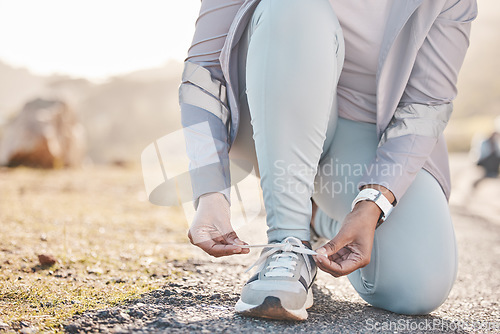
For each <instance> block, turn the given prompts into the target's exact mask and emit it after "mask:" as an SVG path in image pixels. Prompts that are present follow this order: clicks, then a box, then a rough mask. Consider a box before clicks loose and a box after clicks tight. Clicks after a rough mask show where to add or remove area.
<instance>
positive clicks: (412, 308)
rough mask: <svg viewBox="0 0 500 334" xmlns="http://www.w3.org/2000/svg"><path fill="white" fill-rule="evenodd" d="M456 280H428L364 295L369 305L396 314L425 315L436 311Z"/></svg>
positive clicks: (397, 285) (393, 286)
mask: <svg viewBox="0 0 500 334" xmlns="http://www.w3.org/2000/svg"><path fill="white" fill-rule="evenodd" d="M453 281H454V279H452V280H451V281H450V280H448V281H441V282H436V281H433V280H428V281H425V282H418V283H416V284H415V283H413V284H412V283H406V284H395V285H392V287H390V288H385V289H375V291H374V292H373V293H372V294H367V295H363V294H361V297H362V298H363V299H365V300H366V301H367V302H368V303H369V304H371V305H373V306H375V307H378V308H382V309H385V310H388V311H391V312H394V313H399V314H406V315H424V314H429V313H430V312H432V311H434V310H436V309H437V308H438V307H439V306H441V304H443V303H444V301H445V300H446V298H448V295H449V293H450V290H451V287H452V285H453Z"/></svg>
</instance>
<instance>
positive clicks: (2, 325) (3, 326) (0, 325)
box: [0, 322, 9, 331]
mask: <svg viewBox="0 0 500 334" xmlns="http://www.w3.org/2000/svg"><path fill="white" fill-rule="evenodd" d="M7 329H9V325H7V324H6V323H5V322H0V330H4V331H6V330H7Z"/></svg>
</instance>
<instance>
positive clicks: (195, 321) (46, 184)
mask: <svg viewBox="0 0 500 334" xmlns="http://www.w3.org/2000/svg"><path fill="white" fill-rule="evenodd" d="M451 165H452V177H453V184H454V194H453V196H452V198H451V200H450V205H451V210H452V215H453V219H454V224H455V228H456V235H457V240H458V245H459V273H458V277H457V281H456V284H455V286H454V288H453V290H452V292H451V294H450V297H449V298H448V300H447V301H446V302H445V303H444V304H443V305H442V306H441V307H440V308H439V309H438V310H437V311H435V312H432V313H431V314H430V315H428V316H418V317H412V316H401V315H397V314H394V313H390V312H386V311H382V310H379V309H376V308H373V307H371V306H369V305H368V304H366V303H365V302H364V301H363V300H362V299H361V298H360V297H358V296H357V294H356V293H355V291H354V289H353V288H352V287H351V286H350V284H349V282H348V280H347V279H346V278H340V279H334V278H333V277H331V276H329V275H327V274H325V273H322V272H321V273H320V274H319V276H318V279H317V281H316V284H315V287H314V290H313V291H314V295H315V305H314V306H313V307H312V308H311V309H310V311H309V320H308V321H306V322H302V323H287V322H279V321H266V320H259V319H250V318H244V317H241V316H239V315H237V314H235V313H234V311H233V306H234V304H235V302H236V300H237V299H238V296H239V292H240V290H241V287H242V285H243V284H244V282H245V281H246V279H247V278H248V277H249V274H246V273H244V271H245V269H246V266H247V265H249V264H251V263H252V262H253V261H254V260H255V259H256V257H257V256H258V254H257V253H258V251H253V252H252V254H250V255H247V256H238V257H229V258H222V259H214V258H211V257H209V256H207V255H205V254H204V253H202V252H201V251H199V250H198V249H196V248H195V247H192V246H191V245H189V244H188V242H187V238H186V236H185V233H186V229H187V224H186V221H185V219H183V213H182V212H181V211H180V210H178V209H169V208H162V207H155V206H153V205H151V204H149V203H148V202H147V201H146V196H145V193H144V190H143V183H142V175H141V172H140V169H139V168H137V167H89V168H86V169H82V170H56V171H40V170H32V169H25V168H19V169H14V170H12V169H1V170H0V222H1V223H0V254H1V258H0V332H1V331H2V330H4V331H6V332H11V331H20V332H23V333H35V332H39V331H41V332H58V331H67V332H70V333H86V332H95V333H97V332H115V333H142V332H148V333H150V332H169V333H170V332H179V333H181V332H182V333H184V332H193V333H211V332H215V331H222V332H228V333H229V332H231V333H232V332H243V333H261V332H262V333H264V332H266V333H268V332H272V333H282V332H285V333H294V332H300V331H307V332H319V333H371V332H384V333H404V332H412V333H413V332H415V333H418V332H421V333H451V332H456V333H499V332H500V308H499V303H500V269H499V267H500V266H499V265H500V260H499V259H500V218H499V217H500V215H499V214H500V212H499V210H500V207H499V206H498V203H499V202H498V198H499V197H498V195H500V180H498V179H495V180H492V179H489V180H485V181H483V182H481V183H480V184H479V185H478V186H477V187H476V188H473V187H472V184H473V182H474V181H475V180H476V179H477V178H478V177H479V176H480V174H481V173H480V171H479V170H477V169H476V168H475V167H474V166H472V165H471V163H470V162H469V160H468V159H467V157H466V156H464V155H453V156H452V157H451ZM264 230H265V224H264V220H263V217H262V216H261V217H259V219H257V220H255V221H254V222H252V224H251V225H250V226H244V227H242V228H241V229H240V231H239V233H240V236H241V237H242V238H243V239H248V241H250V242H260V241H263V239H264V238H265V234H264ZM40 254H48V255H52V256H54V257H55V259H56V260H57V262H56V263H55V264H54V265H52V266H41V265H40V263H39V260H38V255H40Z"/></svg>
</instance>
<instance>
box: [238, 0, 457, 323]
mask: <svg viewBox="0 0 500 334" xmlns="http://www.w3.org/2000/svg"><path fill="white" fill-rule="evenodd" d="M294 17H295V18H297V17H300V22H297V20H292V19H290V18H294ZM312 23H314V24H312ZM241 48H242V50H241V52H240V54H241V57H240V62H239V71H240V78H242V80H241V82H240V87H241V93H240V102H241V105H242V117H241V124H240V131H239V133H238V136H237V139H236V142H235V143H234V145H233V147H232V149H231V153H230V156H231V157H232V158H242V157H244V158H246V159H251V160H253V162H254V164H255V165H257V161H258V169H259V172H260V177H261V186H262V189H263V192H264V202H265V207H266V212H267V223H268V226H269V231H268V237H269V239H270V241H276V240H282V239H283V238H285V237H288V236H295V237H298V238H300V239H302V240H308V239H309V237H310V235H309V223H310V217H311V202H310V198H311V196H312V197H313V198H314V200H315V201H316V203H317V204H318V206H319V210H318V212H317V215H316V220H315V224H316V230H317V232H318V233H319V234H320V235H321V236H324V237H326V238H329V239H331V238H332V237H333V236H334V235H335V234H336V233H337V231H338V230H339V225H340V222H342V221H343V219H344V217H345V216H346V215H347V214H348V213H349V211H350V205H351V202H352V200H353V199H354V197H355V196H356V194H357V192H358V189H357V184H358V182H359V180H360V178H361V173H362V171H363V168H368V166H369V165H370V162H371V161H372V159H373V158H374V156H375V151H376V149H377V143H378V138H377V134H376V126H375V124H370V123H361V122H354V121H350V120H346V119H342V118H338V112H337V103H336V86H337V82H338V78H339V75H340V71H341V69H342V65H343V58H344V41H343V37H342V31H341V29H340V25H339V23H338V20H337V18H336V16H335V14H334V13H333V10H332V8H331V6H330V5H329V3H328V1H327V0H311V1H304V0H262V1H261V3H260V4H259V5H258V7H257V8H256V10H255V12H254V14H253V17H252V20H251V22H250V24H249V25H248V27H247V30H246V32H245V33H244V35H243V37H242V41H241ZM246 106H249V108H245V107H246ZM250 124H251V125H252V126H250ZM252 130H253V131H252ZM252 134H253V139H252ZM255 153H256V154H255ZM388 168H389V169H388V170H386V171H380V172H392V173H396V172H397V168H394V169H393V170H390V166H389V167H388ZM316 172H317V173H316ZM456 271H457V253H456V244H455V236H454V231H453V226H452V222H451V217H450V213H449V209H448V203H447V201H446V198H445V195H444V193H443V191H442V189H441V188H440V186H439V183H438V182H437V181H436V180H435V179H434V178H433V177H432V176H431V175H430V174H429V173H428V172H427V171H425V170H421V171H420V172H419V174H418V176H417V178H416V180H415V181H414V182H413V184H412V185H411V187H410V188H409V190H408V191H407V193H406V194H405V196H404V197H403V198H401V200H400V201H399V203H398V205H397V206H396V208H395V209H394V211H393V213H392V214H391V216H390V217H389V219H388V220H387V221H386V222H384V223H383V225H382V226H381V227H379V228H378V229H377V230H376V232H375V242H374V246H373V251H372V256H371V262H370V264H369V265H368V266H366V267H365V268H362V269H359V270H357V271H355V272H353V273H352V274H350V275H349V276H348V277H349V280H350V282H351V284H352V285H353V287H354V288H355V289H356V291H357V292H358V293H359V295H360V296H361V297H362V298H363V299H364V300H366V301H367V302H368V303H370V304H372V305H373V306H376V307H380V308H383V309H387V310H390V311H393V312H397V313H403V314H426V313H429V312H431V311H433V310H434V309H436V308H437V307H439V306H440V305H441V304H442V303H443V302H444V301H445V299H446V298H447V296H448V294H449V292H450V290H451V288H452V285H453V282H454V280H455V277H456ZM332 279H333V278H332Z"/></svg>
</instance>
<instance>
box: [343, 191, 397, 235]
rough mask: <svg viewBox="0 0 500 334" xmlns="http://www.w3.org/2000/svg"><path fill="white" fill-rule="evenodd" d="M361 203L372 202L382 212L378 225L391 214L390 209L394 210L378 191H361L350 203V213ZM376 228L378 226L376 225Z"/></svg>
mask: <svg viewBox="0 0 500 334" xmlns="http://www.w3.org/2000/svg"><path fill="white" fill-rule="evenodd" d="M361 201H372V202H374V203H375V204H377V206H378V207H379V208H380V210H382V214H381V215H380V219H379V224H381V223H382V222H384V221H385V220H386V219H387V217H389V215H390V214H391V211H392V209H394V205H392V203H391V202H389V200H388V199H387V198H386V197H385V196H384V194H382V192H381V191H380V190H377V189H372V188H365V189H363V190H361V191H360V192H359V194H358V196H356V198H355V199H354V201H352V206H351V211H352V210H353V209H354V206H355V205H356V204H357V203H358V202H361ZM377 226H378V225H377Z"/></svg>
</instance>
